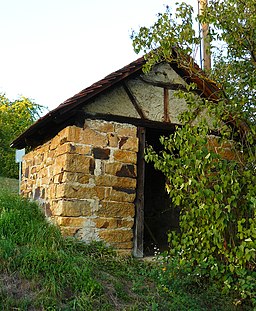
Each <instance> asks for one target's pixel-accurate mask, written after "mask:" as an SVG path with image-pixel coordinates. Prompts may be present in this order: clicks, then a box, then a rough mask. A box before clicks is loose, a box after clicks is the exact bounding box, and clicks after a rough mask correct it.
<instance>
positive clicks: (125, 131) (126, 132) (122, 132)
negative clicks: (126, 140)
mask: <svg viewBox="0 0 256 311" xmlns="http://www.w3.org/2000/svg"><path fill="white" fill-rule="evenodd" d="M115 128H116V133H117V135H118V136H131V137H136V136H137V128H136V126H131V125H128V124H125V125H124V124H116V126H115Z"/></svg>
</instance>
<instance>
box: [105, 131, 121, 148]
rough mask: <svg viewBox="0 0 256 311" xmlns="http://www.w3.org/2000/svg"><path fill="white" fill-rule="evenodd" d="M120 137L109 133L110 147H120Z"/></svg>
mask: <svg viewBox="0 0 256 311" xmlns="http://www.w3.org/2000/svg"><path fill="white" fill-rule="evenodd" d="M118 141H119V140H118V137H117V134H116V133H108V146H109V147H117V146H118Z"/></svg>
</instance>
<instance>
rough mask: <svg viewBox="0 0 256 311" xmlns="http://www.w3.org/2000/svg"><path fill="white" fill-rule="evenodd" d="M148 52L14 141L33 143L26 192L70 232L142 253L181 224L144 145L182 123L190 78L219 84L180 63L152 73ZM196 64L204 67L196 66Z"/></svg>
mask: <svg viewBox="0 0 256 311" xmlns="http://www.w3.org/2000/svg"><path fill="white" fill-rule="evenodd" d="M143 64H144V58H143V57H142V58H139V59H138V60H136V61H134V62H132V63H131V64H129V65H127V66H125V67H124V68H122V69H120V70H118V71H116V72H113V73H111V74H110V75H108V76H107V77H105V78H104V79H102V80H100V81H98V82H96V83H94V84H93V85H91V86H90V87H88V88H86V89H84V90H82V91H81V92H80V93H78V94H76V95H74V96H73V97H71V98H69V99H68V100H66V101H65V102H63V103H62V104H61V105H59V106H58V107H57V108H56V109H54V110H52V111H50V112H49V113H47V114H46V115H45V116H44V117H42V118H40V119H39V120H38V121H37V122H35V123H34V124H33V125H32V126H31V127H30V128H28V129H27V130H26V131H25V132H24V133H23V134H21V135H20V136H19V137H18V138H17V139H16V140H15V141H13V143H12V147H14V148H17V149H22V148H24V147H30V150H31V151H30V152H29V153H27V154H26V155H25V156H24V158H23V170H22V184H21V192H22V195H23V196H26V197H29V198H32V199H35V200H37V201H38V202H39V203H40V205H41V206H42V207H43V209H44V211H45V215H46V216H47V217H49V219H51V220H52V221H53V222H54V223H56V224H57V225H59V226H60V228H61V231H62V232H63V234H64V235H66V236H75V237H77V238H79V239H81V240H83V241H85V242H90V241H93V240H103V241H105V242H106V243H108V244H110V245H112V246H113V247H114V248H116V249H117V250H118V251H119V252H120V253H124V254H133V255H134V256H137V257H141V256H143V254H150V252H152V251H153V247H154V246H157V247H159V248H164V247H165V245H166V243H167V239H166V230H167V229H169V228H170V224H171V225H172V226H173V227H174V228H175V227H177V226H178V215H177V212H175V211H173V210H171V209H169V208H168V207H169V204H170V203H169V200H168V197H167V195H166V194H165V179H164V177H163V176H162V175H161V173H160V172H157V171H155V170H154V169H153V167H152V165H150V164H145V162H144V159H143V152H144V148H145V146H146V145H153V147H154V148H155V149H157V150H159V148H160V146H159V136H160V135H168V134H170V133H171V132H173V131H174V130H175V126H176V125H177V124H179V120H178V115H179V113H180V112H182V111H183V110H184V109H186V103H185V102H184V101H183V100H180V99H177V98H175V97H174V92H175V90H177V89H184V88H185V86H186V84H187V83H191V82H194V83H196V84H197V91H196V92H197V93H198V95H200V96H204V97H206V98H210V99H213V100H214V99H215V98H216V87H215V86H214V84H211V83H210V82H205V81H204V80H201V79H199V78H197V77H196V76H194V77H193V76H191V74H190V73H188V72H187V71H186V70H184V69H181V68H179V67H178V66H177V64H175V63H171V64H170V63H160V64H158V65H156V66H155V67H154V68H153V69H152V71H151V72H150V73H148V74H144V73H143V72H142V66H143ZM194 69H195V70H200V69H199V68H198V67H197V66H196V65H195V68H194Z"/></svg>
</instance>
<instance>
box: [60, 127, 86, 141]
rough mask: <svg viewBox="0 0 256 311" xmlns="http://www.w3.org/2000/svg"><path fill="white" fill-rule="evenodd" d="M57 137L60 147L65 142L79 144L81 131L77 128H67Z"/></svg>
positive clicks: (81, 135) (81, 136)
mask: <svg viewBox="0 0 256 311" xmlns="http://www.w3.org/2000/svg"><path fill="white" fill-rule="evenodd" d="M58 135H59V144H60V145H62V144H64V143H66V142H73V143H80V142H82V141H83V129H82V128H80V127H77V126H67V127H66V128H65V129H63V130H62V131H60V132H59V134H58Z"/></svg>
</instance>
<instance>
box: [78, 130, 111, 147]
mask: <svg viewBox="0 0 256 311" xmlns="http://www.w3.org/2000/svg"><path fill="white" fill-rule="evenodd" d="M81 142H82V143H84V144H86V145H93V146H95V147H101V148H103V147H106V146H107V144H108V138H107V134H105V133H99V132H97V131H95V130H93V129H91V128H88V127H87V128H85V129H84V130H83V136H82V141H81Z"/></svg>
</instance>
